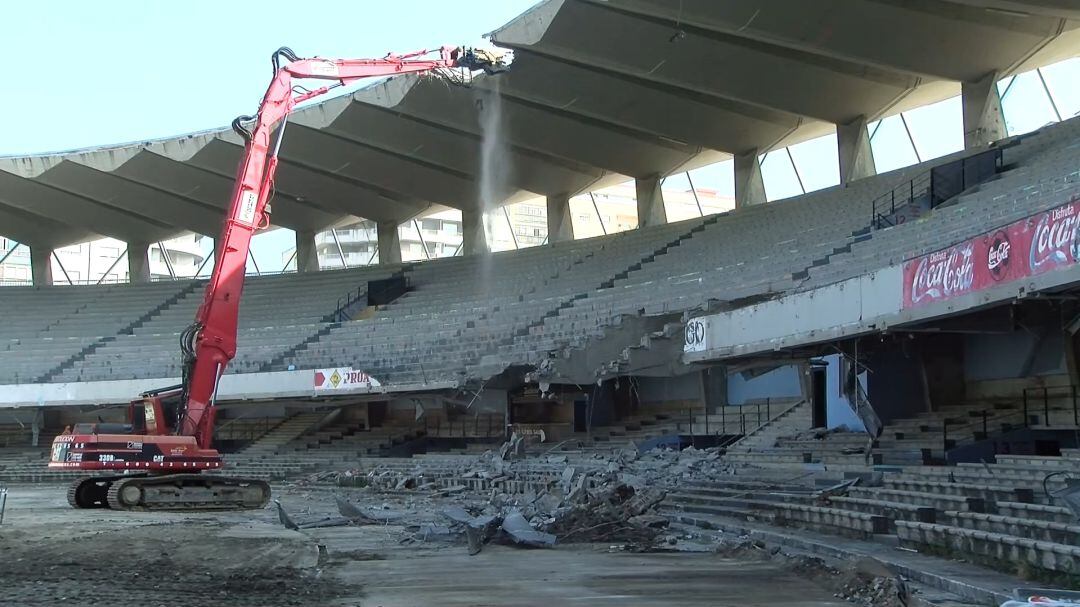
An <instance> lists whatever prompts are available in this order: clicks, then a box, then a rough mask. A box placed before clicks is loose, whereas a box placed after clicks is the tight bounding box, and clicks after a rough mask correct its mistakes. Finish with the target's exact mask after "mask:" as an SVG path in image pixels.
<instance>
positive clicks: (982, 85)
mask: <svg viewBox="0 0 1080 607" xmlns="http://www.w3.org/2000/svg"><path fill="white" fill-rule="evenodd" d="M997 81H998V73H997V72H991V73H989V74H987V75H986V76H984V77H983V79H982V80H979V81H978V82H962V83H960V95H961V98H962V101H963V106H964V149H971V148H974V147H978V146H980V145H985V144H987V143H990V142H991V141H997V140H998V139H1004V138H1005V136H1006V134H1007V133H1006V130H1005V114H1004V112H1002V110H1001V96H1000V95H998V89H997Z"/></svg>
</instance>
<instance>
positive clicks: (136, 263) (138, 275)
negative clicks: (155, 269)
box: [87, 241, 165, 283]
mask: <svg viewBox="0 0 1080 607" xmlns="http://www.w3.org/2000/svg"><path fill="white" fill-rule="evenodd" d="M161 254H162V255H164V254H165V252H164V251H162V252H161ZM127 263H128V282H130V283H146V282H150V243H148V242H138V241H134V242H129V243H127ZM87 278H89V276H87Z"/></svg>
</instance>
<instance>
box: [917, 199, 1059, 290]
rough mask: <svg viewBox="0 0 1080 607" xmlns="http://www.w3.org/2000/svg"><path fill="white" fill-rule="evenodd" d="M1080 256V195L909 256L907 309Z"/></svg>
mask: <svg viewBox="0 0 1080 607" xmlns="http://www.w3.org/2000/svg"><path fill="white" fill-rule="evenodd" d="M1078 259H1080V201H1078V200H1076V199H1074V200H1073V201H1072V202H1069V203H1068V204H1064V205H1062V206H1059V207H1056V208H1053V209H1050V210H1048V211H1044V212H1042V213H1039V214H1036V215H1032V216H1030V217H1027V218H1026V219H1021V220H1020V221H1017V222H1015V223H1012V224H1009V225H1007V226H1005V227H1003V228H999V229H997V230H994V231H992V232H987V233H986V234H983V235H981V236H976V237H975V238H972V239H970V240H967V241H965V242H962V243H960V244H957V245H954V246H951V247H949V248H947V249H942V250H940V251H936V252H934V253H930V254H929V255H923V256H922V257H916V258H915V259H911V260H908V261H906V262H904V309H908V308H914V307H917V306H921V305H925V304H928V303H934V302H938V301H946V300H949V299H953V298H955V297H959V296H961V295H966V294H968V293H974V292H976V291H981V290H983V289H987V288H990V287H993V286H994V285H998V284H1002V283H1007V282H1010V281H1013V280H1018V279H1021V278H1026V277H1028V276H1036V275H1038V274H1043V273H1045V272H1050V271H1052V270H1056V269H1059V268H1065V267H1069V266H1071V265H1073V264H1075V263H1077V260H1078Z"/></svg>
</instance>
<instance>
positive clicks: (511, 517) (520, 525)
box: [502, 511, 555, 548]
mask: <svg viewBox="0 0 1080 607" xmlns="http://www.w3.org/2000/svg"><path fill="white" fill-rule="evenodd" d="M502 530H503V531H505V532H506V534H507V535H508V536H509V537H510V539H512V540H513V541H514V542H515V543H518V544H522V545H525V546H534V547H537V548H549V547H551V546H554V545H555V536H554V535H552V534H550V533H544V532H543V531H537V530H536V529H533V527H532V525H530V524H529V521H527V520H525V517H524V516H522V515H521V513H520V512H517V511H514V512H511V513H510V514H507V515H506V518H504V519H503V523H502Z"/></svg>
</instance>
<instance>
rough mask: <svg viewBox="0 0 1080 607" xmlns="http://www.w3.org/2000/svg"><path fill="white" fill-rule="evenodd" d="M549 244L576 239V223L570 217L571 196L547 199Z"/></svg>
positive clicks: (560, 195)
mask: <svg viewBox="0 0 1080 607" xmlns="http://www.w3.org/2000/svg"><path fill="white" fill-rule="evenodd" d="M547 228H548V242H563V241H566V240H573V239H574V222H573V220H572V219H571V216H570V195H569V194H559V195H557V196H548V197H547Z"/></svg>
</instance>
